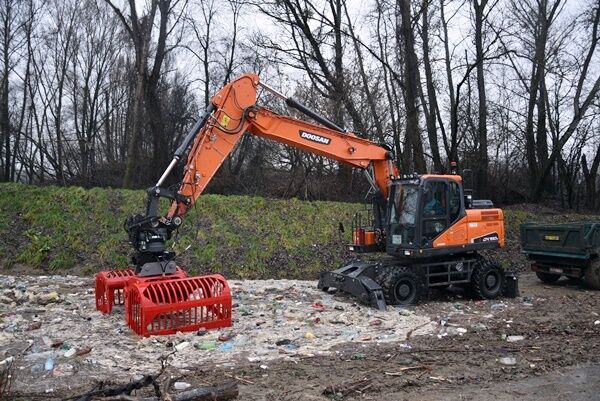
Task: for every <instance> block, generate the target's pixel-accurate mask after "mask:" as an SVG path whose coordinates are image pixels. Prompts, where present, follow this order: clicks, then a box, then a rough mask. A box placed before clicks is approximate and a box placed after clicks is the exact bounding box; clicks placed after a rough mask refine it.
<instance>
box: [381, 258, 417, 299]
mask: <svg viewBox="0 0 600 401" xmlns="http://www.w3.org/2000/svg"><path fill="white" fill-rule="evenodd" d="M377 279H378V282H379V284H380V285H381V288H382V289H383V295H384V296H385V302H386V304H388V305H412V304H416V303H418V302H419V300H420V299H421V296H422V293H423V289H422V287H423V284H422V282H421V280H420V278H419V276H418V275H417V274H415V272H414V271H413V270H412V269H411V268H410V267H409V266H390V267H388V268H387V269H385V271H383V272H382V273H381V274H380V275H379V276H378V278H377Z"/></svg>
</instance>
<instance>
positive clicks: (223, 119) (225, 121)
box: [221, 114, 231, 128]
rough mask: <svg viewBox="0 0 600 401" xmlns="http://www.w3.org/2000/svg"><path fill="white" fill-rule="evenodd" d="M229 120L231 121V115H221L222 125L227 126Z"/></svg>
mask: <svg viewBox="0 0 600 401" xmlns="http://www.w3.org/2000/svg"><path fill="white" fill-rule="evenodd" d="M229 121H231V117H229V116H228V115H227V114H223V117H221V127H223V128H227V124H229Z"/></svg>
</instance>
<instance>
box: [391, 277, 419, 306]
mask: <svg viewBox="0 0 600 401" xmlns="http://www.w3.org/2000/svg"><path fill="white" fill-rule="evenodd" d="M415 293H416V289H415V283H413V282H412V280H407V279H400V280H398V281H397V282H396V285H395V287H394V295H395V296H396V300H397V301H398V303H401V304H405V303H411V302H412V300H413V299H414V298H415Z"/></svg>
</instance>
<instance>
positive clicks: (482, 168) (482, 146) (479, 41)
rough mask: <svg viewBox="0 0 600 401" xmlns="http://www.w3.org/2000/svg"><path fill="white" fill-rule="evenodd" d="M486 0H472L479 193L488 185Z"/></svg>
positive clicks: (484, 191) (485, 190)
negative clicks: (475, 63)
mask: <svg viewBox="0 0 600 401" xmlns="http://www.w3.org/2000/svg"><path fill="white" fill-rule="evenodd" d="M486 5H487V0H480V1H479V3H478V2H477V0H474V1H473V7H474V9H475V49H476V56H477V61H478V63H477V94H478V96H479V108H478V125H477V131H478V132H477V139H478V145H479V146H478V149H477V165H476V167H475V177H476V183H477V189H478V190H479V191H480V193H487V187H488V164H489V163H488V149H487V148H488V137H487V101H486V91H485V75H484V70H483V57H484V53H483V23H484V19H485V11H486V10H485V7H486Z"/></svg>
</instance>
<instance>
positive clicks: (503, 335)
mask: <svg viewBox="0 0 600 401" xmlns="http://www.w3.org/2000/svg"><path fill="white" fill-rule="evenodd" d="M0 282H1V284H2V288H3V291H8V290H19V291H21V290H23V289H26V290H27V291H30V292H32V293H33V294H39V295H35V296H34V297H33V298H31V297H28V298H27V300H25V301H20V302H14V304H13V305H11V303H10V297H8V298H9V299H4V298H3V299H2V302H3V304H2V305H3V309H2V310H1V311H0V316H2V320H1V323H0V327H1V329H2V332H1V333H0V357H1V358H0V359H4V358H6V357H9V356H13V357H14V363H13V367H12V369H11V376H12V377H11V388H10V391H11V392H12V394H16V395H21V399H35V398H36V397H38V396H39V397H40V399H41V398H44V399H48V398H54V399H65V398H68V397H69V396H73V395H76V394H81V393H84V392H85V391H87V390H89V389H90V388H92V387H93V386H94V385H95V383H97V382H99V381H108V382H112V383H119V382H120V383H123V382H127V381H128V380H131V379H134V378H136V377H139V376H140V375H141V374H151V373H156V371H157V370H158V368H159V362H158V360H157V359H158V358H159V357H160V356H161V355H166V354H169V353H171V352H172V351H174V349H175V348H176V347H177V346H180V348H181V344H185V343H188V344H187V346H184V348H182V349H181V350H180V351H178V352H176V353H175V354H174V355H173V356H172V358H171V360H170V363H171V365H172V372H173V373H172V374H175V375H177V376H182V378H181V379H180V380H181V381H184V382H187V383H190V384H192V385H202V384H209V383H220V382H225V381H229V380H233V379H236V380H238V381H239V389H240V397H239V399H241V400H311V399H312V400H327V399H338V400H341V399H347V400H358V399H371V400H382V401H383V400H404V399H406V400H409V399H410V400H461V399H465V400H466V399H478V400H484V401H485V400H496V401H502V400H512V399H519V400H584V399H585V400H595V399H600V396H598V394H600V391H599V390H600V387H599V384H598V380H597V377H598V373H599V372H600V352H599V351H600V336H599V334H600V317H599V313H600V307H599V306H600V293H599V292H594V291H588V290H586V289H585V288H582V287H580V286H579V284H578V283H574V282H570V281H567V280H564V281H560V282H559V283H558V284H556V285H552V286H548V285H545V284H542V283H540V282H538V281H537V279H536V278H535V276H533V275H532V274H530V273H528V274H523V275H522V276H521V279H520V289H521V296H520V297H518V298H516V299H502V300H495V301H472V300H468V299H464V298H462V296H461V294H460V293H455V292H453V291H445V292H440V293H433V294H432V296H431V298H430V300H429V301H428V302H424V303H422V304H420V305H417V306H415V307H411V308H409V310H408V311H407V310H403V309H397V308H389V309H388V311H386V312H383V313H382V312H378V311H375V310H372V309H370V308H368V307H365V306H362V305H357V304H355V303H353V301H352V300H351V299H349V298H346V297H344V296H340V295H327V294H323V293H321V292H319V291H317V290H316V283H314V282H302V281H300V282H298V281H287V280H284V281H247V282H236V281H234V282H232V284H233V288H234V292H235V298H234V302H235V303H236V304H237V307H236V308H235V309H234V316H235V322H234V326H233V327H232V328H230V329H226V330H217V331H211V332H209V333H207V334H204V335H202V336H197V335H196V334H194V333H190V334H178V335H174V336H164V337H153V338H147V339H144V338H140V337H138V336H136V335H135V334H132V332H131V331H130V330H129V328H128V327H127V326H126V325H125V323H124V321H123V316H122V310H116V311H115V312H114V313H113V314H112V315H110V316H104V315H101V314H100V313H98V312H96V311H95V310H94V303H93V302H94V298H93V290H92V289H91V281H90V280H89V279H82V278H78V277H45V278H44V277H29V276H25V277H23V276H22V277H10V276H0ZM52 291H56V292H57V293H59V294H60V296H59V302H52V303H49V304H47V305H40V304H39V300H38V299H37V298H36V297H43V294H48V293H51V292H52ZM318 303H321V304H322V305H324V310H323V311H321V310H320V309H321V308H314V307H313V305H314V304H318ZM257 323H260V324H257ZM307 333H311V334H312V335H314V338H312V336H310V335H307ZM223 334H227V335H228V336H229V337H231V338H230V339H228V340H227V341H218V337H219V336H220V335H223ZM44 340H45V341H44ZM52 340H54V341H55V342H60V341H62V342H63V344H62V345H60V346H58V347H56V348H52V347H51V345H50V346H49V345H48V344H50V342H51V341H52ZM59 340H60V341H59ZM281 340H289V343H287V344H285V345H279V346H278V345H277V342H278V341H281ZM212 342H214V343H213V344H214V345H215V346H216V348H215V349H212V350H202V349H197V348H196V345H197V346H199V345H200V344H202V343H205V344H206V343H212ZM225 344H230V345H225ZM70 348H74V349H75V350H76V351H78V352H80V353H82V352H84V351H87V349H88V348H91V350H90V352H87V353H85V354H83V355H75V356H72V357H70V358H67V357H65V356H64V354H65V353H66V352H67V351H68V350H69V349H70ZM50 357H51V358H52V359H53V367H52V369H49V370H45V369H44V366H43V365H45V364H46V362H47V360H48V358H50Z"/></svg>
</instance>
